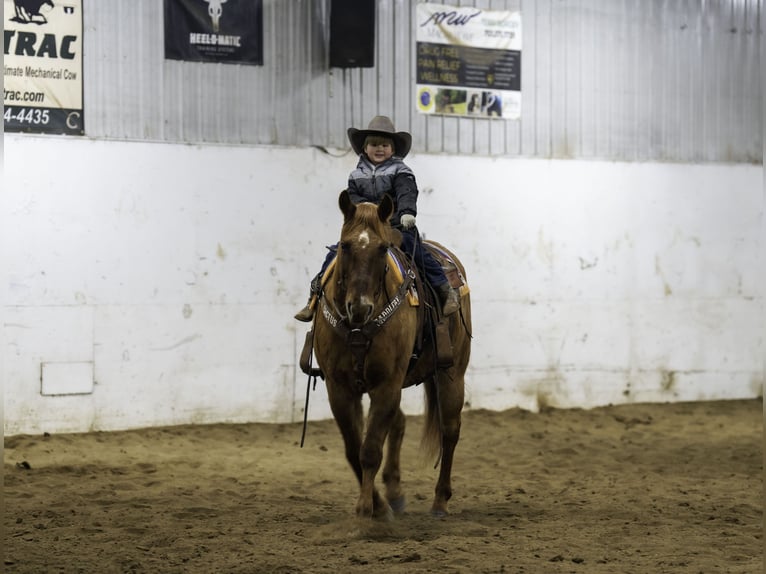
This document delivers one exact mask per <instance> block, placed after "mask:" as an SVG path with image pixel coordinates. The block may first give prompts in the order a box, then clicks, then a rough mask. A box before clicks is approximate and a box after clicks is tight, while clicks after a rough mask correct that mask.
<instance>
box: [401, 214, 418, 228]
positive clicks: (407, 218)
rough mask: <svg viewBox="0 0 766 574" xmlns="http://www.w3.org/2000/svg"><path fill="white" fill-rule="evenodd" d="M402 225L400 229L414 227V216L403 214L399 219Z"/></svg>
mask: <svg viewBox="0 0 766 574" xmlns="http://www.w3.org/2000/svg"><path fill="white" fill-rule="evenodd" d="M400 221H401V223H402V229H412V228H413V227H415V216H414V215H410V214H409V213H405V214H404V215H402V217H401V219H400Z"/></svg>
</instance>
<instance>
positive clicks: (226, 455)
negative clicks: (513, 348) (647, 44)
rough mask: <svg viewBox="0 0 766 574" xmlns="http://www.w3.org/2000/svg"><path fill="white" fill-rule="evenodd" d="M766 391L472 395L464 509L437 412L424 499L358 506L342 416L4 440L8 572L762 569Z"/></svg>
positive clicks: (460, 456) (421, 485) (461, 448)
mask: <svg viewBox="0 0 766 574" xmlns="http://www.w3.org/2000/svg"><path fill="white" fill-rule="evenodd" d="M762 421H763V405H762V402H761V401H760V400H751V401H731V402H708V403H697V404H671V405H632V406H621V407H609V408H602V409H595V410H589V411H582V410H568V411H556V410H551V411H547V412H544V413H541V414H533V413H527V412H523V411H519V410H511V411H507V412H501V413H496V412H487V411H469V412H467V413H466V414H465V416H464V422H463V437H462V440H461V443H460V444H459V445H458V450H457V457H456V468H455V472H454V481H453V487H454V490H455V496H454V497H453V499H452V502H451V511H452V514H451V515H450V516H449V517H447V518H446V519H436V518H432V517H431V516H430V515H429V513H428V510H429V507H430V503H431V493H432V490H433V486H434V483H435V479H436V472H435V471H434V470H433V468H432V467H433V465H432V464H427V463H426V462H425V461H422V460H421V459H420V456H419V450H418V442H419V433H420V427H421V422H422V420H421V419H420V418H419V417H411V418H409V419H408V434H407V436H406V437H405V445H404V451H403V480H404V486H405V489H406V492H407V498H408V507H407V512H406V513H405V514H404V515H401V516H398V517H397V518H396V519H395V520H394V521H393V522H388V523H379V522H371V521H367V520H365V521H361V520H358V519H356V518H355V517H354V514H353V513H354V510H353V509H354V504H355V500H356V494H357V487H356V484H355V479H354V478H353V476H352V474H351V470H350V469H349V468H348V467H347V464H346V462H345V460H344V458H343V451H342V445H341V440H340V437H339V434H338V432H337V430H336V428H335V426H334V423H333V422H332V421H324V422H318V423H316V422H315V423H310V425H309V433H308V437H307V441H306V446H305V447H304V448H303V449H301V448H299V446H298V442H299V440H300V430H301V428H300V424H291V425H263V424H250V425H212V426H184V427H172V428H158V429H146V430H139V431H129V432H115V433H90V434H81V435H57V436H18V437H10V438H6V440H5V467H4V478H5V490H4V492H5V504H6V512H5V517H4V526H5V532H4V538H5V544H4V546H5V569H6V571H7V572H9V573H14V572H29V573H34V574H39V573H48V572H67V573H68V572H85V573H88V574H90V573H93V574H102V573H112V572H115V573H121V572H126V573H127V572H146V573H176V572H178V573H182V572H193V573H196V572H202V573H208V572H210V573H261V572H263V573H269V574H273V573H282V574H284V573H293V572H295V573H298V572H301V573H312V572H332V573H333V574H344V573H347V572H349V573H355V572H376V573H389V572H391V573H393V572H396V573H399V572H406V573H419V572H439V573H452V572H465V573H471V574H474V573H489V572H507V573H522V572H523V573H529V574H537V573H556V572H576V573H588V574H590V573H607V572H608V573H618V574H623V573H636V574H647V573H653V572H673V573H684V572H692V573H695V574H696V573H700V572H702V573H713V572H715V573H719V572H738V573H740V572H741V573H748V574H751V573H754V572H760V571H761V569H762V548H763V541H762V528H761V525H762V512H763V511H762V503H763V473H762V466H763V436H764V435H763V422H762Z"/></svg>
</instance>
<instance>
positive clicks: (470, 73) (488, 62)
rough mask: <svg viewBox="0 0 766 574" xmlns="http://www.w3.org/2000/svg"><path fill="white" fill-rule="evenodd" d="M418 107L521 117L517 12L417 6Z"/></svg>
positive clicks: (472, 114) (429, 111)
mask: <svg viewBox="0 0 766 574" xmlns="http://www.w3.org/2000/svg"><path fill="white" fill-rule="evenodd" d="M416 54H417V66H416V68H417V88H416V89H417V93H416V97H417V109H418V111H419V112H421V113H424V114H443V115H454V116H468V117H490V118H504V119H518V118H520V117H521V13H520V12H508V11H489V10H482V9H480V8H470V7H456V6H445V5H443V4H427V3H424V4H418V5H417V34H416Z"/></svg>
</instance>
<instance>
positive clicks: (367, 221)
mask: <svg viewBox="0 0 766 574" xmlns="http://www.w3.org/2000/svg"><path fill="white" fill-rule="evenodd" d="M338 204H339V206H340V210H341V211H342V212H343V218H344V221H343V228H342V230H341V236H340V244H339V250H338V260H337V263H336V265H337V267H336V272H337V274H338V275H337V278H338V284H339V286H340V291H339V293H338V295H339V296H340V298H341V300H336V301H337V304H338V305H339V306H340V305H342V308H343V309H344V310H345V312H346V316H347V317H348V322H349V324H350V325H351V326H352V327H361V326H362V325H364V324H365V323H366V322H367V321H369V320H370V319H371V318H372V314H373V311H374V310H375V299H376V298H377V296H378V295H379V294H380V293H381V292H382V289H383V287H384V282H385V274H386V265H387V254H388V248H389V247H390V246H391V238H392V229H391V227H390V225H389V224H388V220H389V218H390V217H391V215H392V214H393V211H394V202H393V200H392V199H391V197H389V196H388V195H386V196H384V198H383V201H381V202H380V205H375V204H374V203H360V204H354V203H353V202H352V201H351V198H350V197H349V195H348V192H347V191H345V190H344V191H343V192H341V194H340V198H339V200H338Z"/></svg>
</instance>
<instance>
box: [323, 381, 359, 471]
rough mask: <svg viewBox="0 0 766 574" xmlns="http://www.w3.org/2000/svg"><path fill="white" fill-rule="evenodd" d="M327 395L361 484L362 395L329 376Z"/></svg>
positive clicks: (347, 454) (346, 450) (348, 455)
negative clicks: (339, 384) (335, 381)
mask: <svg viewBox="0 0 766 574" xmlns="http://www.w3.org/2000/svg"><path fill="white" fill-rule="evenodd" d="M327 397H328V399H329V401H330V409H331V410H332V414H333V417H334V418H335V423H336V424H337V425H338V429H339V430H340V434H341V436H342V437H343V445H344V447H345V452H346V460H347V461H348V463H349V464H350V465H351V468H352V470H353V471H354V474H355V475H356V478H357V480H358V481H359V484H360V485H361V484H362V465H361V463H360V462H359V452H360V451H361V448H362V432H363V426H364V413H363V409H362V397H361V395H359V394H354V393H351V392H349V391H348V390H347V389H346V388H344V387H341V386H338V385H337V384H335V383H334V382H333V381H331V380H330V379H329V378H328V380H327Z"/></svg>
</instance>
